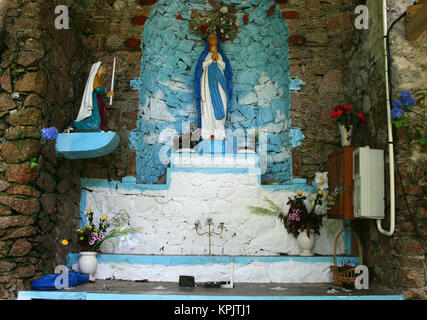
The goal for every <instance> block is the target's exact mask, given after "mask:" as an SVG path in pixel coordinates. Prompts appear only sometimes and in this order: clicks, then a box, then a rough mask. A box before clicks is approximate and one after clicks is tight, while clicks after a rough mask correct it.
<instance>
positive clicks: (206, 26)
mask: <svg viewBox="0 0 427 320" xmlns="http://www.w3.org/2000/svg"><path fill="white" fill-rule="evenodd" d="M208 29H209V26H208V25H207V24H204V25H203V26H201V27H200V30H202V31H203V32H206V31H207V30H208Z"/></svg>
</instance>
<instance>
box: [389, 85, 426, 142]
mask: <svg viewBox="0 0 427 320" xmlns="http://www.w3.org/2000/svg"><path fill="white" fill-rule="evenodd" d="M416 103H417V101H416V100H415V98H414V97H413V96H412V94H411V93H410V92H409V91H402V93H401V94H400V96H399V98H398V99H396V100H394V101H393V103H392V109H391V122H392V123H393V125H394V126H395V127H396V128H397V129H398V128H400V127H402V126H403V125H409V118H408V116H407V112H412V113H414V114H417V115H419V116H421V117H424V116H423V115H421V114H419V113H417V112H416V111H414V110H413V107H414V106H415V105H416ZM405 113H406V114H405ZM420 130H424V128H422V127H417V128H416V135H417V137H418V138H419V142H420V144H421V145H422V146H424V145H425V144H426V139H425V134H423V133H422V132H421V131H420Z"/></svg>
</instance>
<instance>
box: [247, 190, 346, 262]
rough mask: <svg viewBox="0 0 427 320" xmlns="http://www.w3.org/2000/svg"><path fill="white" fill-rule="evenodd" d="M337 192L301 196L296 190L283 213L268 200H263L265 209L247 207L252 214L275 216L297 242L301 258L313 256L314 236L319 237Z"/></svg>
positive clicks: (320, 192) (318, 192) (319, 191)
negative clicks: (265, 204) (287, 208)
mask: <svg viewBox="0 0 427 320" xmlns="http://www.w3.org/2000/svg"><path fill="white" fill-rule="evenodd" d="M338 192H339V190H338V189H336V190H335V191H334V192H333V193H331V194H328V192H327V191H323V190H322V189H319V190H318V191H317V194H316V195H307V196H305V195H303V192H302V191H301V190H298V191H297V193H296V195H295V196H293V197H290V198H289V201H288V202H287V204H288V205H289V210H288V211H287V213H285V212H284V211H283V210H282V209H281V208H280V207H279V206H278V205H276V204H275V203H274V202H273V201H271V200H270V199H268V198H264V201H265V202H266V203H267V207H266V208H264V207H253V206H249V209H250V210H251V212H252V213H255V214H262V215H275V216H277V217H278V218H279V219H280V220H281V221H282V222H283V225H284V227H285V228H286V230H287V232H288V233H289V234H292V235H293V236H294V237H295V239H296V240H297V242H298V245H299V246H300V248H301V250H302V252H301V254H300V255H301V256H313V255H314V254H313V252H312V250H313V247H314V244H315V237H314V234H318V235H320V227H321V226H322V220H323V217H324V216H326V212H327V210H328V209H329V208H331V207H332V206H333V205H334V203H335V198H336V196H337V194H338Z"/></svg>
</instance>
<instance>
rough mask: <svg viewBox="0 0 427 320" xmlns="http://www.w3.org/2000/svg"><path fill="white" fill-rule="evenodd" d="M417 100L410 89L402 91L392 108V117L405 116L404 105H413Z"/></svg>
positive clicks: (399, 117)
mask: <svg viewBox="0 0 427 320" xmlns="http://www.w3.org/2000/svg"><path fill="white" fill-rule="evenodd" d="M416 103H417V101H416V100H415V99H414V98H413V97H412V94H411V93H410V92H409V91H402V93H401V94H400V97H399V99H397V100H394V101H393V104H392V106H393V109H392V110H391V117H392V119H395V120H396V119H401V118H402V116H403V109H402V108H403V107H413V106H415V104H416Z"/></svg>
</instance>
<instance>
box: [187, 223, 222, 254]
mask: <svg viewBox="0 0 427 320" xmlns="http://www.w3.org/2000/svg"><path fill="white" fill-rule="evenodd" d="M207 225H208V231H207V232H203V233H201V232H200V221H199V220H197V221H196V222H194V227H195V229H196V232H197V234H198V235H199V236H205V235H208V237H209V255H211V245H212V241H211V237H212V236H214V235H216V236H219V235H221V234H222V233H223V231H224V229H226V230H227V228H226V227H225V226H224V222H221V223H220V224H219V226H218V227H217V228H219V229H220V230H221V231H220V232H215V231H213V228H214V227H213V221H212V219H211V218H209V219H208V221H207Z"/></svg>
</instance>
